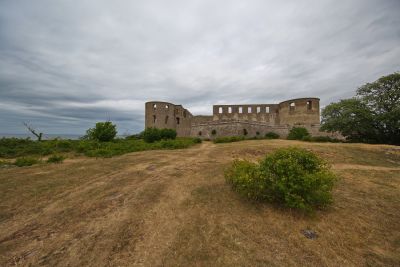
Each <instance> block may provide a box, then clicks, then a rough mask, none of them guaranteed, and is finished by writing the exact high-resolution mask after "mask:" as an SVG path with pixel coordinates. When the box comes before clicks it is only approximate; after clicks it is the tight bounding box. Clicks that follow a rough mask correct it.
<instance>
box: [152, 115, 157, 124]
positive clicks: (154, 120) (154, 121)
mask: <svg viewBox="0 0 400 267" xmlns="http://www.w3.org/2000/svg"><path fill="white" fill-rule="evenodd" d="M156 122H157V117H156V115H153V123H156Z"/></svg>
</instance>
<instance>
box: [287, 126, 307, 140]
mask: <svg viewBox="0 0 400 267" xmlns="http://www.w3.org/2000/svg"><path fill="white" fill-rule="evenodd" d="M309 136H310V133H309V132H308V131H307V129H306V128H304V127H293V128H292V129H290V132H289V134H288V136H287V139H289V140H303V138H305V137H309Z"/></svg>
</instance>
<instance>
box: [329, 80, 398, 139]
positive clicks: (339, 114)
mask: <svg viewBox="0 0 400 267" xmlns="http://www.w3.org/2000/svg"><path fill="white" fill-rule="evenodd" d="M321 115H322V127H321V130H325V131H329V132H334V131H338V132H340V133H341V134H342V135H343V136H345V137H346V138H347V139H349V140H352V141H360V142H367V143H388V144H397V145H399V144H400V73H393V74H390V75H387V76H383V77H381V78H379V79H378V80H377V81H375V82H373V83H367V84H365V85H363V86H361V87H359V88H358V90H357V95H356V97H354V98H351V99H344V100H341V101H339V102H338V103H332V104H329V105H328V106H326V107H325V109H324V110H323V111H322V114H321Z"/></svg>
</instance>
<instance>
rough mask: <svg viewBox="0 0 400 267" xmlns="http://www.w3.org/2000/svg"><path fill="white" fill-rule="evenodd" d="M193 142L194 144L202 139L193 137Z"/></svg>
mask: <svg viewBox="0 0 400 267" xmlns="http://www.w3.org/2000/svg"><path fill="white" fill-rule="evenodd" d="M193 142H194V143H195V144H200V143H201V142H202V141H201V139H200V138H199V137H195V138H193Z"/></svg>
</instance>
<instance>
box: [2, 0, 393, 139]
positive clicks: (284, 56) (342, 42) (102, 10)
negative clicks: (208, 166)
mask: <svg viewBox="0 0 400 267" xmlns="http://www.w3.org/2000/svg"><path fill="white" fill-rule="evenodd" d="M399 14H400V0H376V1H371V0H355V1H352V0H347V1H325V0H319V1H267V0H259V1H256V0H254V1H253V0H246V1H243V0H240V1H235V0H230V1H223V0H220V1H215V0H199V1H197V0H196V1H191V0H182V1H174V0H168V1H162V0H160V1H152V0H146V1H138V0H124V1H121V0H112V1H109V0H89V1H88V0H80V1H70V0H58V1H54V0H35V1H32V0H26V1H21V0H0V133H25V132H26V129H25V127H24V126H23V124H22V123H23V122H29V123H30V124H31V125H32V126H34V127H35V128H36V129H38V130H39V131H41V132H43V133H45V134H46V133H47V134H83V133H84V132H85V131H86V129H88V128H90V127H93V126H94V124H95V122H98V121H106V120H111V121H112V122H114V123H116V124H117V126H118V131H119V134H127V133H136V132H139V131H141V130H143V128H144V103H145V102H146V101H151V100H160V101H167V102H172V103H175V104H182V105H183V106H184V107H185V108H188V109H189V110H190V111H191V112H192V113H193V114H194V115H209V114H211V113H212V105H214V104H246V103H248V104H263V103H266V104H272V103H278V102H280V101H284V100H288V99H292V98H297V97H310V96H315V97H319V98H320V99H321V106H325V105H328V104H329V103H331V102H335V101H338V100H340V99H343V98H349V97H352V96H354V95H355V91H356V89H357V88H358V87H359V86H361V85H363V84H365V83H367V82H372V81H374V80H376V79H377V78H379V77H381V76H383V75H387V74H390V73H393V72H396V71H400V15H399Z"/></svg>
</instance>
